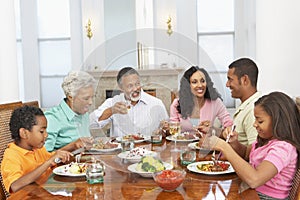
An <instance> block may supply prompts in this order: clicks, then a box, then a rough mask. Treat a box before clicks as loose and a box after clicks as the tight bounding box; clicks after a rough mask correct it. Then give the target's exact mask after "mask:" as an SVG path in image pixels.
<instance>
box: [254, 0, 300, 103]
mask: <svg viewBox="0 0 300 200" xmlns="http://www.w3.org/2000/svg"><path fill="white" fill-rule="evenodd" d="M256 4H257V5H256V9H257V10H256V13H257V15H256V24H257V28H256V30H257V35H256V38H257V42H256V45H257V48H256V52H257V54H256V58H257V64H258V67H259V69H260V75H259V80H258V83H259V89H260V90H261V91H262V92H264V93H269V92H271V91H274V90H279V91H283V92H285V93H287V94H288V95H290V96H292V97H295V96H300V51H299V47H300V20H299V19H300V1H299V0H290V1H282V0H263V1H257V2H256Z"/></svg>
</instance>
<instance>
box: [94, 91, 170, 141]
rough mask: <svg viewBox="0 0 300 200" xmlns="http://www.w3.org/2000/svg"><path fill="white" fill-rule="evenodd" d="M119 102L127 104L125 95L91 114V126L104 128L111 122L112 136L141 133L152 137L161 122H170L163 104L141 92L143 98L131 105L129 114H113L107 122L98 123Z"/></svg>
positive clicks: (105, 103)
mask: <svg viewBox="0 0 300 200" xmlns="http://www.w3.org/2000/svg"><path fill="white" fill-rule="evenodd" d="M117 102H125V97H124V93H121V94H120V95H116V96H114V97H113V98H109V99H106V100H105V102H104V103H103V104H102V105H101V106H99V107H98V109H96V110H95V111H93V112H92V113H91V114H90V122H91V126H94V127H95V125H96V126H98V127H100V128H103V127H104V126H105V125H106V124H108V123H109V122H111V124H112V126H111V129H110V136H123V135H127V134H136V133H141V134H143V135H148V136H149V135H151V133H152V132H153V131H154V130H155V129H157V128H158V127H159V123H160V121H161V120H168V118H169V117H168V114H167V110H166V108H165V105H164V104H163V102H162V101H161V100H160V99H158V98H156V97H153V96H151V95H149V94H147V93H146V92H144V91H141V98H140V100H139V101H138V103H137V104H136V105H135V106H132V105H131V108H130V109H128V113H127V114H113V115H112V116H111V117H109V118H108V119H106V120H102V121H98V119H99V117H100V116H101V115H102V113H103V112H104V110H106V109H107V108H110V107H112V106H113V105H114V104H115V103H117Z"/></svg>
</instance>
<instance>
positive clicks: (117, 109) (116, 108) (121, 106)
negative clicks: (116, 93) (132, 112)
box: [111, 102, 128, 114]
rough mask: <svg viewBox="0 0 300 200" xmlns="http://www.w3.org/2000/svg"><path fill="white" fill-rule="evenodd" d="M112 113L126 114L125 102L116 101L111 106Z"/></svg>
mask: <svg viewBox="0 0 300 200" xmlns="http://www.w3.org/2000/svg"><path fill="white" fill-rule="evenodd" d="M111 111H112V114H127V112H128V109H127V106H126V103H125V102H117V103H115V105H113V106H112V107H111Z"/></svg>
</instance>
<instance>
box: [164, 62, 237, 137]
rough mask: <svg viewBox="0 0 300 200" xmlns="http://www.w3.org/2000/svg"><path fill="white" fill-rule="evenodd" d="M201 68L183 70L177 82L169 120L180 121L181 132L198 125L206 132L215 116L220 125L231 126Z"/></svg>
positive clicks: (217, 95) (208, 78)
mask: <svg viewBox="0 0 300 200" xmlns="http://www.w3.org/2000/svg"><path fill="white" fill-rule="evenodd" d="M213 86H214V83H213V82H212V80H211V78H210V76H209V74H208V73H207V72H206V70H205V69H203V68H199V67H197V66H192V67H190V68H189V69H188V70H186V71H185V73H184V75H183V77H182V78H181V81H180V89H179V98H177V99H175V100H174V101H173V103H172V105H171V107H170V121H180V123H181V129H182V131H183V132H184V131H191V130H193V125H194V128H198V129H200V130H202V131H204V132H207V131H205V130H207V128H208V127H209V126H211V125H213V123H214V121H215V119H216V118H218V119H219V120H220V122H221V124H222V126H223V127H228V126H231V125H232V119H231V117H230V114H229V113H228V111H227V110H226V107H225V105H224V104H223V102H222V100H221V95H220V94H219V93H218V92H217V90H216V88H214V87H213Z"/></svg>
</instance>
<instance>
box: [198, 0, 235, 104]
mask: <svg viewBox="0 0 300 200" xmlns="http://www.w3.org/2000/svg"><path fill="white" fill-rule="evenodd" d="M197 18H198V63H199V65H200V66H201V67H204V68H205V69H206V70H207V71H208V72H209V74H210V75H211V78H212V79H213V81H214V83H215V87H216V88H217V89H218V91H219V92H220V93H221V95H222V98H223V101H224V103H225V105H226V106H227V107H234V106H235V105H234V100H233V99H232V98H231V94H230V90H229V89H228V88H226V86H225V84H226V81H227V67H228V65H229V64H230V63H231V62H232V61H233V59H234V39H235V30H234V0H223V1H218V0H198V1H197Z"/></svg>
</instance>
